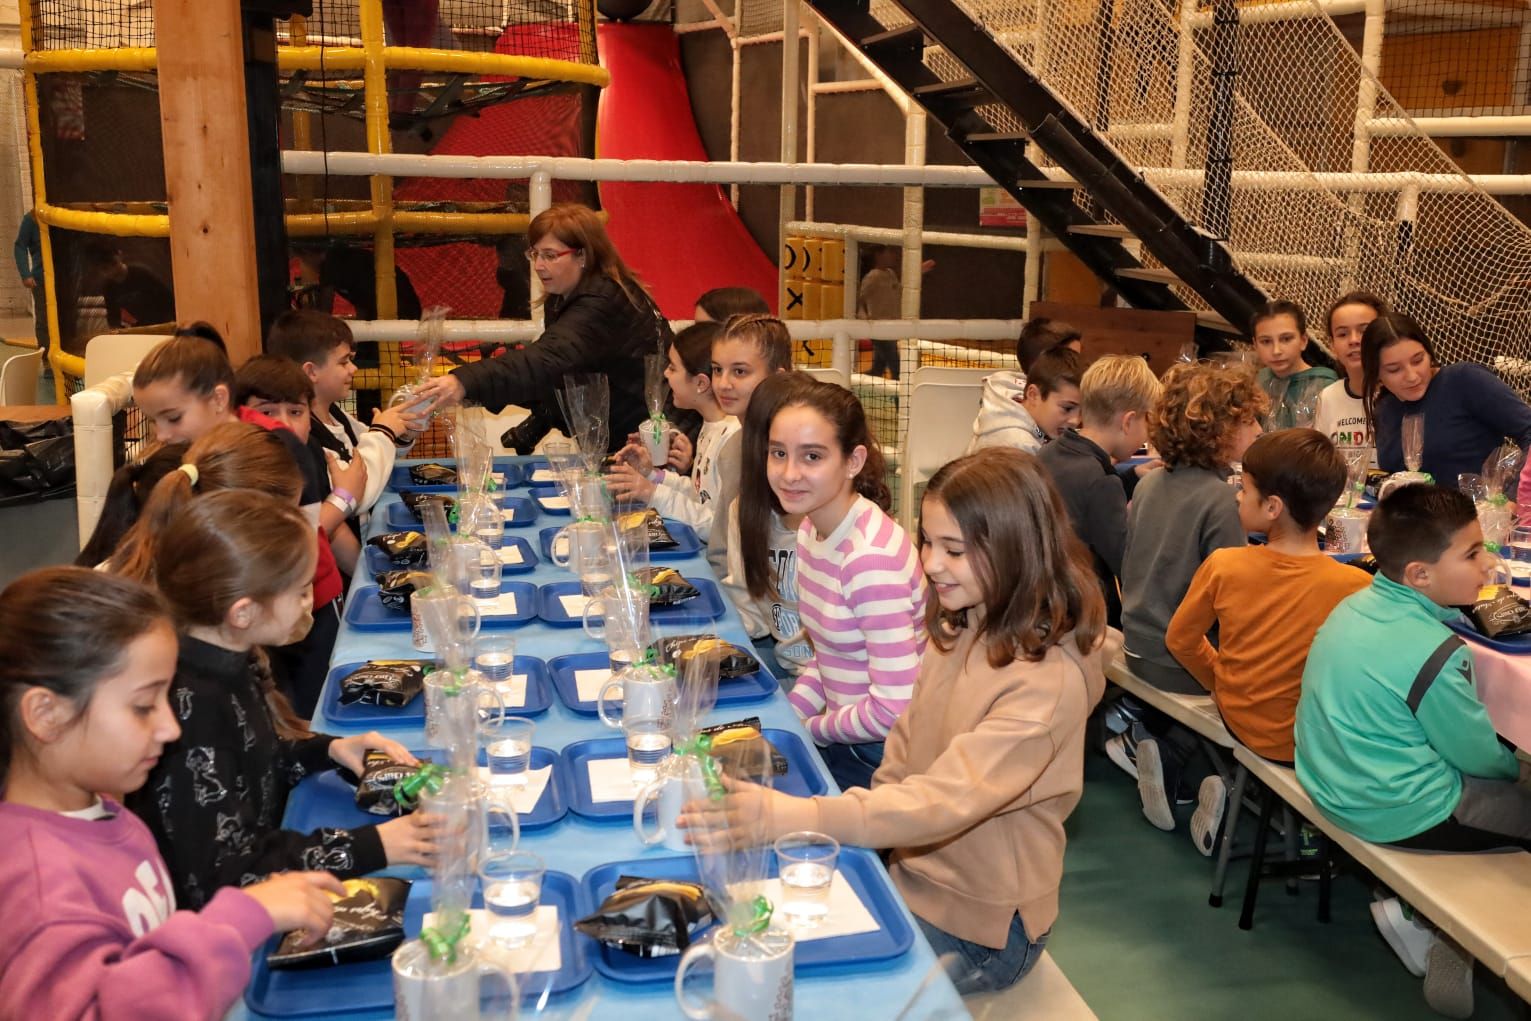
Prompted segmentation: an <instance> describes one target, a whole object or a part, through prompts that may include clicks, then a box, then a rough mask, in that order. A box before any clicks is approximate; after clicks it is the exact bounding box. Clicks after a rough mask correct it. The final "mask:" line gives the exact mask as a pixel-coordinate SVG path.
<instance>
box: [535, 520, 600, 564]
mask: <svg viewBox="0 0 1531 1021" xmlns="http://www.w3.org/2000/svg"><path fill="white" fill-rule="evenodd" d="M603 544H604V539H603V536H602V529H601V523H600V522H599V521H576V522H574V523H573V524H571V525H565V526H564V527H562V528H560V529H559V530H558V531H557V532H555V533H553V541H552V543H550V544H549V548H548V559H549V560H551V561H553V563H554V564H557V565H558V566H559V567H567V568H569V569H570V570H572V571H573V572H574V573H575V574H576V575H579V576H583V575H584V574H585V573H586V570H587V569H588V568H590V567H591V566H594V565H596V564H599V563H604V558H605V549H604V546H603Z"/></svg>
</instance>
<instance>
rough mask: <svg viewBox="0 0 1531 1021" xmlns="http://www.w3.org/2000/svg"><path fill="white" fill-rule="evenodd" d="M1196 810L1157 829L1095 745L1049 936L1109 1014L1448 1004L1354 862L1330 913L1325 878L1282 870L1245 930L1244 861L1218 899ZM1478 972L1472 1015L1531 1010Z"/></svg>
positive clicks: (1383, 1013) (1378, 1012)
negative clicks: (1382, 926) (1384, 928)
mask: <svg viewBox="0 0 1531 1021" xmlns="http://www.w3.org/2000/svg"><path fill="white" fill-rule="evenodd" d="M1189 813H1190V806H1185V809H1184V814H1183V818H1182V824H1181V826H1180V828H1179V829H1178V830H1177V831H1176V832H1174V833H1165V832H1163V831H1161V830H1158V829H1155V828H1154V827H1153V826H1151V825H1150V824H1149V823H1148V821H1147V820H1146V819H1144V818H1143V814H1142V811H1141V810H1140V808H1139V805H1138V796H1137V786H1136V784H1135V783H1134V782H1133V781H1132V780H1131V779H1130V778H1129V777H1128V776H1126V775H1125V774H1124V773H1122V772H1120V771H1119V770H1118V769H1117V768H1116V767H1115V766H1113V765H1111V764H1110V763H1109V762H1108V761H1107V760H1106V759H1105V758H1103V757H1102V756H1099V755H1095V754H1091V755H1089V756H1087V758H1086V762H1085V792H1084V798H1083V800H1082V801H1081V802H1080V805H1079V808H1078V809H1077V810H1076V811H1075V812H1074V815H1073V818H1072V819H1070V821H1069V826H1068V832H1069V844H1068V853H1067V855H1066V856H1065V860H1064V877H1063V895H1062V900H1063V905H1062V914H1061V915H1060V917H1059V919H1058V923H1057V925H1056V926H1055V927H1054V928H1053V933H1052V938H1051V939H1050V940H1049V942H1048V949H1049V951H1050V952H1051V953H1052V956H1053V958H1054V959H1055V960H1056V961H1057V962H1058V966H1059V967H1060V968H1061V969H1062V970H1063V973H1064V974H1065V975H1067V976H1068V978H1069V980H1070V981H1071V982H1072V983H1073V984H1074V987H1075V988H1076V989H1077V990H1079V993H1080V995H1081V996H1083V997H1084V999H1085V1001H1086V1002H1087V1003H1088V1004H1089V1005H1090V1007H1091V1008H1092V1009H1093V1010H1094V1011H1095V1013H1096V1014H1097V1015H1098V1016H1099V1017H1100V1018H1101V1021H1156V1019H1166V1021H1169V1019H1175V1021H1181V1019H1202V1018H1207V1019H1224V1018H1227V1019H1236V1021H1266V1019H1269V1021H1319V1019H1322V1021H1348V1019H1352V1018H1355V1019H1374V1018H1376V1019H1387V1021H1410V1019H1414V1018H1419V1019H1431V1018H1438V1017H1439V1015H1437V1014H1435V1013H1434V1012H1432V1011H1431V1010H1430V1009H1429V1008H1428V1007H1427V1006H1425V1001H1424V997H1423V996H1422V994H1421V992H1420V980H1419V979H1416V978H1414V977H1412V976H1411V975H1410V974H1409V973H1408V972H1407V971H1405V970H1404V968H1403V966H1402V965H1401V964H1399V963H1398V959H1397V958H1396V957H1395V956H1394V955H1393V952H1392V951H1391V950H1390V949H1388V946H1387V944H1386V943H1385V942H1383V940H1382V937H1381V936H1379V935H1378V934H1377V930H1376V927H1375V926H1374V925H1373V924H1372V920H1371V913H1370V911H1369V909H1368V904H1369V903H1370V901H1371V891H1370V888H1369V887H1368V885H1367V884H1366V883H1365V882H1364V881H1363V880H1362V879H1361V878H1358V877H1357V876H1356V875H1354V874H1353V873H1351V874H1346V875H1344V876H1341V877H1338V878H1336V880H1335V884H1334V900H1333V918H1332V921H1330V922H1329V924H1327V925H1324V924H1321V923H1320V922H1319V921H1318V920H1317V917H1316V915H1317V908H1318V884H1317V883H1303V884H1302V889H1301V891H1300V893H1299V895H1298V896H1296V897H1291V896H1288V895H1287V893H1286V890H1285V887H1284V884H1283V883H1282V882H1281V881H1280V880H1271V881H1267V882H1266V883H1265V884H1264V885H1263V886H1262V888H1261V891H1260V901H1259V907H1258V909H1257V912H1256V915H1255V927H1254V929H1253V930H1252V931H1250V932H1243V931H1241V930H1240V929H1239V928H1238V914H1239V905H1240V900H1241V898H1242V896H1243V889H1244V879H1245V876H1246V874H1247V870H1246V865H1247V863H1246V862H1244V861H1239V860H1235V861H1234V862H1233V864H1232V865H1231V866H1230V868H1229V883H1228V889H1227V891H1226V893H1225V900H1224V903H1223V906H1222V907H1221V908H1218V909H1213V908H1211V907H1208V905H1207V889H1208V885H1209V883H1210V881H1211V875H1212V862H1211V861H1210V860H1209V859H1207V858H1204V857H1202V856H1201V855H1200V854H1199V853H1197V851H1196V849H1195V848H1194V847H1193V846H1192V845H1191V840H1190V837H1189V835H1188V831H1187V830H1186V827H1185V825H1184V820H1185V819H1188V818H1189ZM1250 828H1251V829H1252V828H1253V823H1252V822H1251V823H1250ZM1477 976H1478V977H1477V982H1476V989H1475V999H1476V1012H1475V1013H1474V1015H1473V1016H1474V1018H1477V1019H1484V1021H1500V1019H1506V1021H1507V1019H1512V1018H1524V1017H1525V1016H1526V1015H1525V1014H1524V1013H1523V1007H1522V1006H1521V1004H1520V1001H1519V1000H1518V999H1517V998H1516V997H1515V996H1514V994H1512V993H1511V992H1510V991H1509V989H1508V988H1507V987H1506V986H1505V985H1504V984H1503V982H1502V981H1500V980H1499V979H1497V978H1492V977H1486V976H1485V975H1484V973H1483V970H1482V968H1479V969H1478V973H1477Z"/></svg>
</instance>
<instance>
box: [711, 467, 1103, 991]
mask: <svg viewBox="0 0 1531 1021" xmlns="http://www.w3.org/2000/svg"><path fill="white" fill-rule="evenodd" d="M920 558H921V561H922V564H923V567H924V573H925V575H926V577H927V578H928V579H929V581H930V585H931V588H932V591H933V592H934V594H935V599H934V600H933V601H932V603H931V605H930V607H929V609H928V611H927V612H928V618H927V619H928V621H929V627H930V642H929V644H928V645H927V646H926V648H925V653H924V656H923V657H922V658H921V660H920V668H919V682H918V683H917V684H916V685H915V686H914V694H913V699H912V700H911V702H910V703H909V707H908V709H907V710H906V711H905V712H904V714H903V715H902V716H901V717H900V718H899V720H898V722H897V723H895V724H894V725H893V729H892V731H891V732H890V733H889V734H888V740H887V745H886V750H885V753H884V757H883V761H882V766H881V767H880V768H879V769H878V770H877V773H876V775H875V776H874V777H873V779H872V785H871V788H870V789H869V790H862V789H851V790H848V791H846V792H845V793H844V794H843V795H841V796H839V797H818V798H795V797H792V796H790V795H787V794H783V793H781V792H778V791H772V790H769V789H768V788H764V787H757V786H755V785H753V784H747V783H743V782H739V781H735V780H733V779H730V778H725V779H724V784H725V786H726V787H727V788H729V790H730V793H729V795H728V796H727V797H726V798H724V799H723V800H722V801H721V802H713V801H710V800H704V801H699V802H694V803H692V804H689V805H687V806H686V808H685V814H684V816H683V820H682V824H683V825H684V826H685V827H686V828H687V829H688V830H689V831H690V832H691V839H692V840H693V841H695V842H697V843H701V844H706V843H708V841H709V839H710V837H709V835H711V834H717V833H719V832H720V830H721V827H719V826H716V825H714V823H715V822H717V821H720V820H719V819H718V818H717V815H718V814H721V815H722V816H723V817H724V818H727V819H728V820H729V821H730V822H731V823H732V824H733V825H732V826H731V827H730V829H731V830H732V831H733V832H734V833H737V834H745V835H747V837H746V839H751V840H760V841H764V840H771V839H774V838H775V837H778V836H781V835H782V834H785V833H791V832H794V831H798V830H814V831H818V832H821V833H827V834H829V835H830V836H833V837H835V838H836V839H838V840H840V841H841V842H843V843H847V844H855V845H858V846H862V847H874V848H891V849H892V850H891V853H890V855H889V863H888V871H889V873H890V874H891V876H892V878H893V883H894V885H895V886H897V887H898V890H899V893H900V894H901V895H902V896H903V898H904V900H905V901H906V902H907V903H908V904H909V907H910V910H912V911H913V912H914V914H915V917H916V920H917V921H918V922H919V923H920V928H921V929H923V930H924V932H925V937H926V939H928V940H929V941H930V944H931V947H932V948H933V949H934V950H935V952H936V953H937V954H938V955H939V954H944V953H954V954H955V955H956V958H957V962H958V965H959V967H960V968H961V973H960V974H958V975H957V976H956V979H955V981H956V984H957V989H958V991H959V992H962V993H964V994H966V993H973V992H981V991H984V990H991V989H1000V988H1003V987H1005V986H1008V985H1011V984H1013V983H1014V982H1016V981H1018V980H1019V979H1020V978H1021V977H1022V976H1024V975H1025V974H1026V972H1027V971H1028V970H1029V969H1030V968H1031V966H1032V965H1033V964H1034V963H1035V962H1036V960H1037V958H1038V957H1039V956H1040V954H1041V951H1042V947H1043V945H1044V944H1045V942H1046V939H1047V933H1048V931H1049V930H1050V929H1051V928H1052V926H1053V923H1054V921H1055V920H1056V919H1057V917H1058V884H1059V881H1060V880H1061V878H1062V875H1063V848H1064V844H1065V836H1064V828H1063V826H1064V822H1065V820H1067V818H1068V816H1069V813H1071V812H1072V811H1073V809H1074V806H1075V805H1076V804H1078V802H1079V796H1080V793H1081V791H1082V790H1083V787H1084V746H1085V736H1084V728H1085V720H1086V718H1087V717H1088V716H1089V714H1090V710H1091V709H1092V708H1093V707H1094V705H1095V703H1096V702H1098V701H1099V700H1100V696H1101V692H1102V691H1104V689H1105V683H1106V679H1105V663H1106V662H1107V661H1108V660H1109V658H1110V657H1111V656H1113V655H1115V653H1116V651H1117V649H1118V648H1119V646H1120V641H1121V639H1120V636H1119V635H1117V634H1116V632H1114V631H1110V630H1108V629H1107V627H1106V624H1105V603H1104V600H1103V598H1102V596H1101V592H1100V585H1099V584H1098V583H1097V581H1096V579H1095V573H1094V570H1093V568H1092V567H1091V564H1090V559H1089V555H1088V552H1087V551H1086V550H1085V548H1084V546H1083V545H1082V544H1081V543H1080V542H1079V540H1078V539H1077V538H1075V536H1074V533H1073V530H1072V529H1071V528H1070V527H1069V523H1068V512H1067V511H1066V510H1065V509H1064V506H1063V502H1062V500H1060V499H1059V497H1058V494H1057V492H1056V491H1055V490H1054V489H1053V486H1052V483H1051V482H1050V481H1049V479H1048V477H1047V473H1046V471H1045V470H1044V469H1043V468H1042V467H1041V465H1040V464H1038V462H1037V460H1036V458H1034V457H1033V456H1032V455H1030V454H1025V453H1022V452H1020V451H1018V450H1013V449H1008V448H1003V447H995V448H988V449H984V450H981V451H979V452H978V453H976V454H972V455H970V456H968V457H964V458H961V459H959V460H957V461H953V462H952V463H950V464H948V465H946V466H945V467H944V468H942V469H941V470H940V471H939V472H937V473H936V475H935V477H934V478H933V479H931V481H930V485H929V487H928V488H927V489H926V491H925V498H924V501H923V502H922V504H921V513H920Z"/></svg>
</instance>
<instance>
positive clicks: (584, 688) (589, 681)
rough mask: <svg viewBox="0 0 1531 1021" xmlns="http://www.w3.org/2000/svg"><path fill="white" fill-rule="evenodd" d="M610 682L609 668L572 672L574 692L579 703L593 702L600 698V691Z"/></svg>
mask: <svg viewBox="0 0 1531 1021" xmlns="http://www.w3.org/2000/svg"><path fill="white" fill-rule="evenodd" d="M609 680H611V667H606V666H603V667H593V668H591V669H589V670H576V671H574V690H575V692H576V693H577V694H578V695H579V700H580V701H581V702H594V701H595V700H596V699H598V698H600V697H601V689H602V688H604V687H606V682H607V681H609Z"/></svg>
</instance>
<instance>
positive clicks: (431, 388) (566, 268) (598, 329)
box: [420, 202, 670, 453]
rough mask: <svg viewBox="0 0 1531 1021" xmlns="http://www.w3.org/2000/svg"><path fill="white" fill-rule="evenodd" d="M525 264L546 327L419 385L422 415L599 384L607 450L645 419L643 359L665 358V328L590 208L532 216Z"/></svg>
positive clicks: (531, 399) (562, 207) (535, 399)
mask: <svg viewBox="0 0 1531 1021" xmlns="http://www.w3.org/2000/svg"><path fill="white" fill-rule="evenodd" d="M526 240H527V249H526V257H527V259H529V260H530V261H531V264H532V271H533V272H534V273H536V274H537V278H538V280H540V281H541V282H542V290H543V292H544V294H545V295H546V304H545V305H544V310H545V316H546V320H545V321H546V325H547V329H546V330H544V331H543V334H542V336H541V337H539V338H537V342H536V343H535V344H528V345H527V346H526V347H524V348H521V349H520V350H517V351H506V352H505V353H504V354H503V355H501V356H499V357H498V358H486V359H484V360H483V361H480V362H475V363H473V364H471V365H464V366H462V367H461V368H458V369H454V370H453V371H452V372H451V373H449V374H448V375H445V376H438V377H436V378H435V379H433V380H431V381H430V382H428V383H426V384H425V385H424V386H423V387H422V388H421V390H420V395H421V396H422V397H424V398H427V399H429V401H430V402H431V403H430V404H429V405H426V406H424V407H422V409H421V410H422V411H430V410H433V409H435V408H439V407H446V406H450V405H453V404H458V403H460V402H462V401H463V400H471V401H476V402H478V403H480V404H483V405H484V406H485V407H487V408H489V409H490V410H491V411H498V410H499V409H500V408H503V407H504V406H505V405H507V404H520V405H523V406H527V405H541V404H545V403H548V402H549V398H550V395H551V394H553V393H555V392H557V391H558V390H559V388H560V387H562V386H563V380H564V376H566V375H568V374H569V373H586V372H588V373H595V374H597V375H601V376H605V377H606V378H607V380H608V381H609V382H610V387H611V427H610V429H609V430H608V435H609V436H610V439H611V445H610V452H613V453H614V452H616V451H617V450H619V449H620V448H621V447H622V446H624V445H625V444H626V443H627V436H628V434H629V433H632V432H635V431H637V428H638V424H639V423H640V422H641V421H643V419H645V418H647V417H648V406H647V405H646V404H645V402H644V394H643V381H644V375H643V359H644V356H646V355H651V354H660V355H662V354H664V351H665V348H666V347H667V346H668V344H669V343H670V324H669V323H668V322H667V321H666V320H665V317H664V316H663V315H661V314H660V312H659V307H658V306H657V305H656V304H655V303H654V299H653V298H652V297H650V296H649V293H648V291H646V290H645V289H644V287H643V284H642V283H640V282H639V280H638V278H637V276H636V275H635V274H634V273H633V271H632V270H630V269H629V268H628V267H627V264H626V263H624V262H623V261H622V256H621V255H620V254H619V253H618V252H617V248H616V246H615V245H613V244H612V243H611V237H610V235H608V234H607V233H606V227H605V226H604V225H603V224H602V223H601V218H600V217H599V216H597V215H596V213H595V211H594V210H593V209H590V208H588V207H587V206H582V205H580V204H579V203H577V202H560V203H558V204H556V205H553V206H550V207H549V208H548V209H546V210H544V211H543V212H541V213H538V214H537V215H536V216H534V217H533V218H532V222H531V224H530V225H529V226H528V227H527V231H526Z"/></svg>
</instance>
